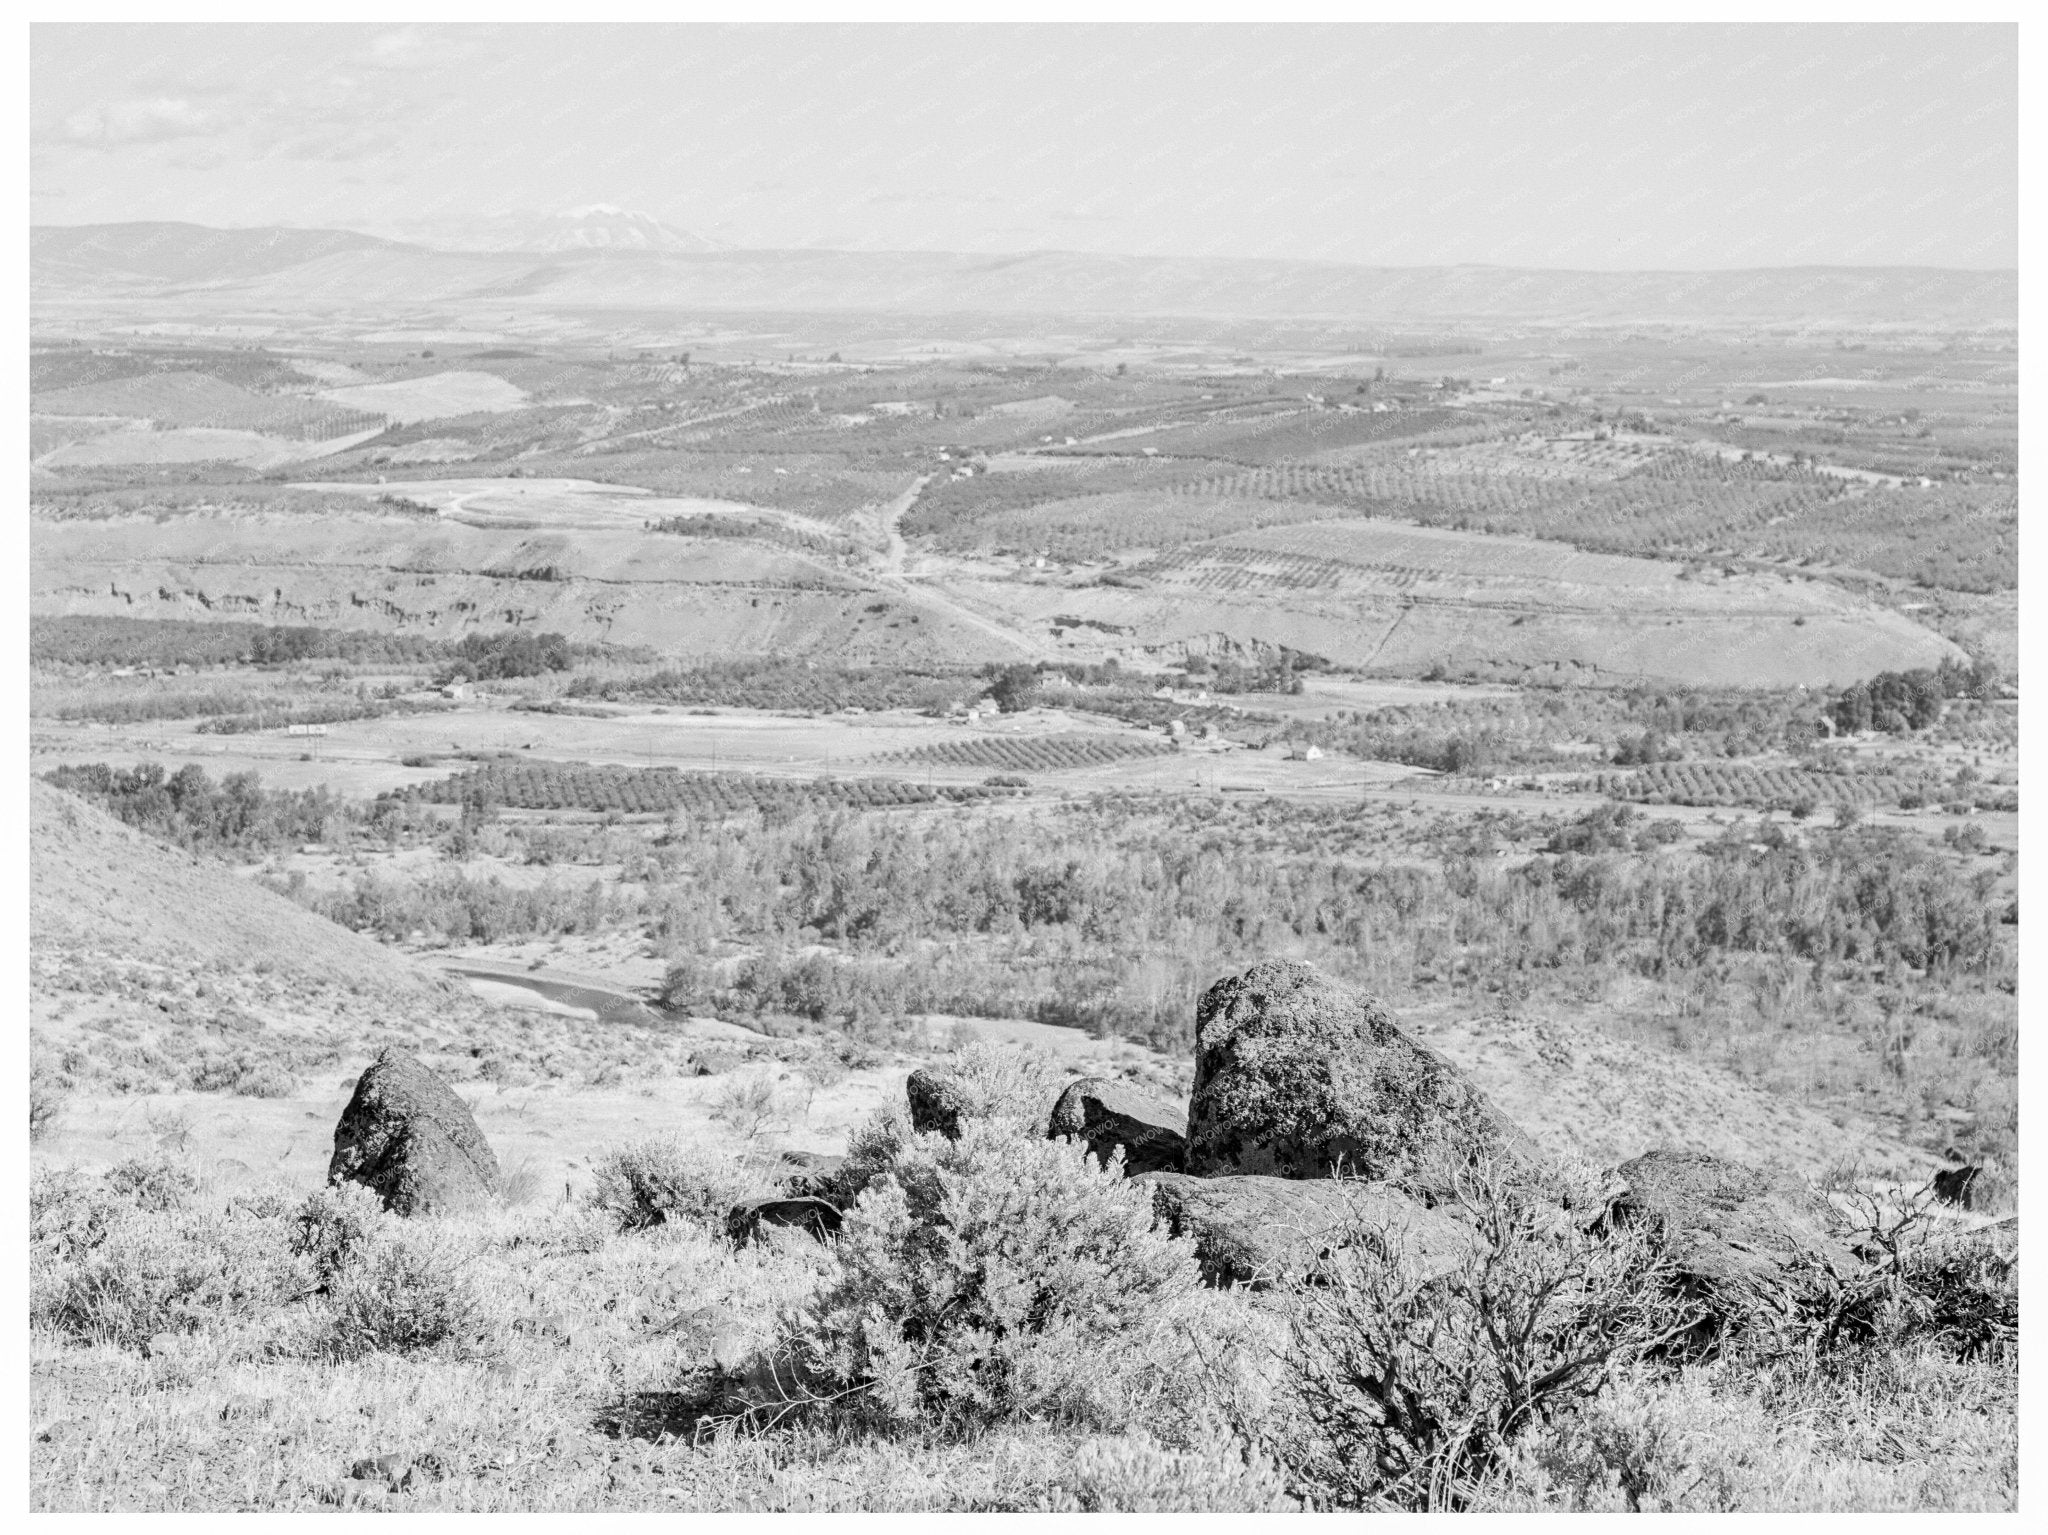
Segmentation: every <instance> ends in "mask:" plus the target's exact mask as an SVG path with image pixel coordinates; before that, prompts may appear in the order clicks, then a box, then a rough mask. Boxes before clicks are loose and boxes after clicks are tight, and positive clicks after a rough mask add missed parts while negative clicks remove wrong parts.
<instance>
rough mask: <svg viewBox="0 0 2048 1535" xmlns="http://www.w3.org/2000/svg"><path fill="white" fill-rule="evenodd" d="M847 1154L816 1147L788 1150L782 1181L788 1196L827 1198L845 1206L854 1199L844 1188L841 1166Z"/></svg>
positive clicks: (783, 1163)
mask: <svg viewBox="0 0 2048 1535" xmlns="http://www.w3.org/2000/svg"><path fill="white" fill-rule="evenodd" d="M845 1165H846V1158H845V1157H839V1156H826V1155H823V1154H822V1153H819V1152H815V1151H785V1152H783V1154H782V1167H781V1169H780V1179H779V1181H780V1183H781V1187H782V1195H783V1197H784V1198H785V1199H823V1200H827V1201H829V1202H830V1203H832V1204H835V1205H838V1206H840V1207H841V1208H842V1209H843V1208H844V1207H845V1206H846V1205H847V1204H848V1203H849V1202H850V1201H848V1200H847V1199H846V1198H845V1197H844V1196H843V1195H842V1194H841V1192H840V1189H839V1170H840V1169H841V1168H842V1167H844V1166H845Z"/></svg>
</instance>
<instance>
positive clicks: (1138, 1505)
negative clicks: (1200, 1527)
mask: <svg viewBox="0 0 2048 1535" xmlns="http://www.w3.org/2000/svg"><path fill="white" fill-rule="evenodd" d="M1201 1438H1202V1443H1201V1444H1200V1446H1199V1447H1198V1448H1195V1449H1192V1450H1177V1449H1173V1448H1171V1447H1169V1446H1167V1445H1163V1444H1161V1443H1160V1442H1159V1441H1158V1440H1156V1439H1154V1438H1153V1437H1152V1436H1151V1435H1150V1434H1148V1433H1146V1432H1145V1431H1144V1430H1143V1429H1138V1430H1135V1431H1134V1432H1132V1433H1130V1434H1127V1435H1125V1436H1123V1437H1121V1438H1117V1439H1095V1440H1090V1441H1089V1442H1087V1443H1086V1444H1083V1445H1082V1446H1081V1447H1080V1449H1079V1450H1077V1451H1076V1452H1075V1454H1074V1462H1073V1467H1072V1469H1071V1470H1070V1471H1069V1472H1068V1473H1067V1474H1066V1475H1065V1476H1064V1477H1062V1478H1061V1480H1060V1481H1059V1482H1057V1483H1055V1484H1054V1486H1053V1487H1052V1489H1051V1491H1050V1492H1049V1493H1048V1494H1047V1495H1046V1496H1045V1497H1044V1498H1042V1499H1041V1500H1040V1501H1039V1503H1038V1508H1039V1509H1041V1510H1043V1511H1045V1512H1048V1513H1133V1514H1136V1513H1145V1514H1153V1513H1158V1514H1166V1513H1191V1514H1207V1513H1216V1514H1267V1513H1287V1512H1291V1511H1293V1510H1294V1509H1295V1508H1296V1507H1297V1505H1296V1503H1295V1502H1294V1500H1293V1499H1292V1498H1290V1497H1288V1496H1287V1492H1286V1488H1285V1487H1284V1486H1283V1484H1282V1481H1281V1476H1280V1470H1279V1467H1278V1466H1277V1465H1275V1464H1274V1462H1273V1461H1272V1460H1271V1459H1270V1458H1269V1457H1267V1456H1265V1455H1262V1454H1260V1453H1259V1452H1258V1451H1257V1450H1254V1449H1251V1448H1249V1447H1248V1446H1246V1445H1245V1444H1243V1443H1242V1442H1241V1441H1239V1440H1238V1439H1236V1438H1235V1437H1234V1436H1233V1435H1231V1434H1230V1432H1229V1430H1228V1429H1224V1428H1220V1427H1218V1428H1216V1429H1215V1430H1214V1431H1213V1433H1208V1434H1204V1435H1202V1436H1201Z"/></svg>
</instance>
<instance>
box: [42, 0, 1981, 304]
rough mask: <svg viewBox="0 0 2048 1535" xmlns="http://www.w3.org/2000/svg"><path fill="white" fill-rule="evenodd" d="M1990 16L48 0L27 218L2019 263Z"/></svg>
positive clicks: (1055, 244)
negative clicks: (106, 10)
mask: <svg viewBox="0 0 2048 1535" xmlns="http://www.w3.org/2000/svg"><path fill="white" fill-rule="evenodd" d="M2015 39H2016V31H2015V29H2014V28H2012V27H2010V26H1977V25H1970V26H1919V27H1901V26H1812V25H1802V26H1786V27H1753V26H1690V27H1683V28H1680V27H1668V26H1638V27H1612V26H1551V25H1532V26H1509V27H1501V26H1478V27H1474V26H1457V27H1443V26H1398V27H1365V26H1354V27H1230V28H1218V27H1181V26H1175V27H1131V26H1108V27H1016V26H983V27H939V26H919V27H882V26H871V27H826V26H808V27H779V26H778V27H768V26H762V27H707V26H660V27H636V28H621V27H600V26H593V27H580V28H562V27H530V26H529V27H482V26H436V27H389V26H315V25H267V26H251V25H229V26H213V27H196V26H184V25H179V26H152V27H148V28H146V29H145V28H140V27H133V26H79V25H40V26H37V27H35V28H33V29H32V44H31V81H32V89H31V209H32V223H33V224H35V225H36V226H42V227H78V226H81V225H90V224H100V223H129V222H153V221H169V222H185V223H194V224H202V225H207V226H210V227H215V228H265V227H277V226H283V227H296V228H340V229H350V230H356V231H360V232H363V233H368V234H375V235H380V236H383V237H386V238H393V239H403V240H409V241H412V242H415V243H421V244H426V245H429V246H433V247H437V248H442V249H462V248H476V246H475V244H474V243H473V242H475V241H478V240H481V239H483V238H484V237H485V236H484V234H482V233H479V232H488V231H489V230H491V229H493V228H497V229H503V228H506V227H509V226H510V225H511V224H513V223H515V222H516V221H519V220H522V219H526V220H535V219H542V218H545V217H547V216H549V215H552V214H556V213H560V212H562V211H564V210H566V209H570V208H575V207H578V206H583V205H590V204H612V205H615V206H618V207H621V208H625V209H629V210H636V211H642V212H645V213H647V214H648V215H650V216H652V217H654V218H656V219H658V220H660V221H661V222H662V223H663V224H666V225H668V226H670V227H673V228H675V229H678V230H682V231H687V232H691V233H695V234H699V235H702V236H704V237H707V238H709V239H711V240H714V241H717V242H719V243H720V244H722V245H725V246H727V247H729V248H732V249H737V250H756V251H768V250H806V249H808V250H837V251H853V252H903V253H926V254H936V253H951V254H961V255H980V256H997V255H1023V254H1046V253H1072V254H1076V255H1084V256H1096V257H1118V256H1130V257H1183V258H1194V259H1201V258H1232V259H1251V260H1259V259H1266V260H1275V259H1277V260H1292V261H1307V262H1319V263H1330V264H1335V265H1342V266H1352V267H1376V268H1410V267H1492V268H1506V269H1527V270H1544V271H1585V272H1629V271H1635V272H1691V271H1731V270H1748V269H1759V268H1788V267H1791V268H1797V267H1851V268H1885V267H1928V268H1937V269H1949V270H1968V271H2005V270H2012V269H2015V268H2016V267H2017V264H2018V261H2017V247H2018V234H2017V202H2018V197H2017V187H2018V157H2017V50H2016V41H2015Z"/></svg>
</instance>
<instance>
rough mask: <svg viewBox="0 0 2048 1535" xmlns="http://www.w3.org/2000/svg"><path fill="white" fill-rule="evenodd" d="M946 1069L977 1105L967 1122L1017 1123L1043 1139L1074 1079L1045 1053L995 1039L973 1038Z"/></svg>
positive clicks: (961, 1047) (954, 1055)
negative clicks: (1060, 1098) (1063, 1091)
mask: <svg viewBox="0 0 2048 1535" xmlns="http://www.w3.org/2000/svg"><path fill="white" fill-rule="evenodd" d="M945 1064H946V1070H947V1071H949V1072H950V1073H952V1075H954V1076H955V1077H958V1078H959V1079H960V1080H961V1082H962V1083H964V1084H965V1085H966V1087H967V1090H968V1093H969V1094H970V1096H971V1098H972V1100H973V1101H972V1103H971V1105H970V1107H969V1108H968V1109H967V1111H966V1117H986V1118H993V1119H1009V1120H1014V1121H1016V1122H1017V1123H1019V1124H1022V1125H1027V1126H1029V1127H1030V1128H1031V1130H1032V1131H1033V1133H1035V1134H1041V1135H1042V1134H1044V1133H1045V1124H1046V1119H1047V1117H1048V1116H1049V1115H1050V1114H1051V1112H1052V1105H1053V1100H1054V1099H1055V1098H1056V1097H1058V1095H1059V1090H1060V1089H1061V1088H1062V1087H1064V1086H1066V1084H1067V1082H1068V1081H1069V1079H1070V1078H1071V1076H1072V1073H1070V1072H1069V1071H1068V1070H1067V1069H1066V1068H1065V1067H1064V1066H1062V1065H1061V1064H1060V1063H1059V1061H1058V1060H1057V1059H1055V1058H1054V1057H1053V1056H1052V1055H1050V1054H1048V1053H1047V1052H1046V1051H1043V1050H1038V1049H1033V1048H1032V1047H1030V1046H1028V1045H1014V1044H1008V1043H1005V1042H1001V1041H996V1040H984V1039H969V1040H968V1042H967V1043H965V1044H963V1045H961V1046H960V1047H959V1048H958V1049H956V1050H955V1051H954V1052H953V1055H952V1057H951V1059H949V1060H948V1061H947V1062H946V1063H945Z"/></svg>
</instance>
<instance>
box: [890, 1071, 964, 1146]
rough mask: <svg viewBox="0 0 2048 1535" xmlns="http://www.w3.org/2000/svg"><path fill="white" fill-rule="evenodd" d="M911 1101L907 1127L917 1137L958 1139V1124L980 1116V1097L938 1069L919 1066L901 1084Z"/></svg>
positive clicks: (960, 1079) (959, 1080) (962, 1082)
mask: <svg viewBox="0 0 2048 1535" xmlns="http://www.w3.org/2000/svg"><path fill="white" fill-rule="evenodd" d="M903 1093H904V1096H905V1097H907V1098H908V1099H909V1100H910V1127H911V1128H912V1129H913V1130H915V1131H917V1132H918V1134H920V1135H934V1134H936V1135H943V1136H945V1137H946V1139H948V1140H957V1139H959V1136H960V1123H961V1121H962V1120H963V1119H972V1118H974V1117H975V1116H976V1115H977V1114H979V1113H981V1112H982V1103H981V1095H980V1094H978V1093H976V1092H975V1091H974V1090H973V1089H972V1088H971V1087H969V1086H968V1085H967V1082H966V1081H965V1079H963V1078H961V1077H959V1076H956V1075H955V1074H954V1073H952V1072H950V1071H947V1070H946V1069H945V1068H944V1067H941V1066H920V1067H918V1069H917V1070H915V1071H913V1072H912V1073H911V1074H910V1076H909V1078H908V1079H907V1080H906V1081H905V1082H904V1084H903Z"/></svg>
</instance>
